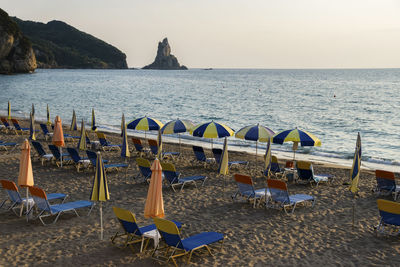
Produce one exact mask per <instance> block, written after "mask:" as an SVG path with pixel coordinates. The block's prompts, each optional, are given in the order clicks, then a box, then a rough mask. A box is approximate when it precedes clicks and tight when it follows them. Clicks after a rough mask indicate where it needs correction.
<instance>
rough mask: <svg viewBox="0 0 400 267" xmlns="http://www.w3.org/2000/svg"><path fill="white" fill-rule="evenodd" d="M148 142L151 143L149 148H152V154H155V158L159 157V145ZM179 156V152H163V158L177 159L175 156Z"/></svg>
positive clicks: (151, 141)
mask: <svg viewBox="0 0 400 267" xmlns="http://www.w3.org/2000/svg"><path fill="white" fill-rule="evenodd" d="M148 142H149V147H150V150H151V153H153V155H154V156H157V154H158V143H157V141H156V140H152V139H149V140H148ZM179 155H180V153H179V152H162V155H161V158H164V157H175V156H179Z"/></svg>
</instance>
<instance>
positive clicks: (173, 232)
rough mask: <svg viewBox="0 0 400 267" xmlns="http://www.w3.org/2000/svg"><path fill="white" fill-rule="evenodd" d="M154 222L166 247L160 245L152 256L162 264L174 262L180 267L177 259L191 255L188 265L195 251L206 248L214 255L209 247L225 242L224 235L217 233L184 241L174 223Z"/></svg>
mask: <svg viewBox="0 0 400 267" xmlns="http://www.w3.org/2000/svg"><path fill="white" fill-rule="evenodd" d="M153 220H154V223H155V225H156V227H157V230H158V231H159V232H160V234H161V236H162V238H163V239H164V241H165V243H166V246H165V247H160V245H158V246H157V248H156V249H155V250H154V251H153V253H152V255H151V256H152V258H153V259H154V260H157V261H160V262H162V263H168V262H169V261H170V260H172V261H173V263H174V264H175V266H178V265H177V263H176V260H175V258H177V257H181V256H185V255H187V254H189V258H188V260H187V264H189V263H190V259H191V258H192V254H193V252H194V251H196V250H198V249H201V248H205V249H207V251H208V252H209V253H210V254H211V255H212V253H211V250H210V248H209V245H210V244H213V243H216V242H221V243H223V241H224V235H223V234H221V233H217V232H203V233H200V234H196V235H192V236H189V237H187V238H185V239H182V238H181V236H180V231H179V229H178V227H177V226H176V224H175V223H174V222H172V221H169V220H165V219H160V218H153ZM163 250H166V251H165V253H161V252H163ZM157 252H158V253H157ZM168 253H169V254H168ZM162 255H165V256H162Z"/></svg>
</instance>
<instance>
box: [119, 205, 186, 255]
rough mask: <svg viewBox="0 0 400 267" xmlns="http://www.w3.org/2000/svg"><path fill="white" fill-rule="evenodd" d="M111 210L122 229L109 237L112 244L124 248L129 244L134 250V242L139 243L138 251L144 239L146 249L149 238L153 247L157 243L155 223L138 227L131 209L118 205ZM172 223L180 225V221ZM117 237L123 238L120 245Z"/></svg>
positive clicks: (179, 226) (157, 236)
mask: <svg viewBox="0 0 400 267" xmlns="http://www.w3.org/2000/svg"><path fill="white" fill-rule="evenodd" d="M113 211H114V214H115V216H117V218H118V221H119V222H120V224H121V227H122V229H123V231H124V232H123V233H119V232H116V233H115V235H114V236H112V237H111V243H112V244H113V245H115V246H117V247H119V248H126V247H127V246H129V247H130V248H131V250H132V252H134V248H133V244H135V243H139V242H140V243H141V245H140V252H142V251H143V244H144V241H146V245H145V247H144V250H146V248H147V245H148V243H149V241H150V239H153V240H154V244H155V246H154V247H156V246H157V245H158V241H159V239H160V235H159V233H158V231H157V228H156V225H155V224H150V225H147V226H142V227H139V226H138V225H137V223H136V218H135V215H134V214H133V213H132V212H131V211H129V210H126V209H122V208H118V207H113ZM174 223H175V225H176V226H177V227H178V228H181V227H182V224H181V223H180V222H175V221H174ZM119 238H124V241H123V243H122V245H119V244H117V241H116V240H117V239H119Z"/></svg>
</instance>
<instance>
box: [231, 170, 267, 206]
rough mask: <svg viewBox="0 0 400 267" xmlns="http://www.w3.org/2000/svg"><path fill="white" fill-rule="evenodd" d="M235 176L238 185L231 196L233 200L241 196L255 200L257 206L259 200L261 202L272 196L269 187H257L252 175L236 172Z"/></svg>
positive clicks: (248, 199)
mask: <svg viewBox="0 0 400 267" xmlns="http://www.w3.org/2000/svg"><path fill="white" fill-rule="evenodd" d="M233 177H234V179H235V182H236V185H237V187H238V190H237V191H236V193H235V194H233V195H232V196H231V197H232V200H233V201H235V200H236V199H237V197H239V196H240V197H243V198H245V199H246V200H247V201H250V200H253V202H254V204H253V207H255V206H256V203H257V201H258V202H259V203H261V201H262V200H264V201H266V200H267V198H269V197H270V196H271V194H270V192H269V190H268V189H267V188H259V189H255V188H254V183H253V179H251V177H250V176H248V175H243V174H238V173H236V174H235V175H234V176H233Z"/></svg>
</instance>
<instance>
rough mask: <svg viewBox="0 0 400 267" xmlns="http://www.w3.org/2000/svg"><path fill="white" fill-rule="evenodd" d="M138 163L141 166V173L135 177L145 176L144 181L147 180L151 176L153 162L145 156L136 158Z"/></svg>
mask: <svg viewBox="0 0 400 267" xmlns="http://www.w3.org/2000/svg"><path fill="white" fill-rule="evenodd" d="M136 163H137V165H138V167H139V173H138V175H137V176H136V177H135V178H139V177H140V176H143V181H145V182H147V180H148V179H150V177H151V173H152V171H151V169H150V167H151V164H150V161H148V160H147V159H144V158H136Z"/></svg>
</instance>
